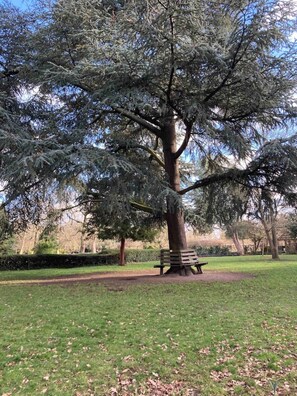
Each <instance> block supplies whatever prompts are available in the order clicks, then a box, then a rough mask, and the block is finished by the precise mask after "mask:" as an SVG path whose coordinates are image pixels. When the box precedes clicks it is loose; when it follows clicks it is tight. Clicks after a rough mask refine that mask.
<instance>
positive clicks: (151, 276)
mask: <svg viewBox="0 0 297 396" xmlns="http://www.w3.org/2000/svg"><path fill="white" fill-rule="evenodd" d="M253 277H254V275H252V274H247V273H242V272H222V271H204V273H203V274H200V275H195V276H180V275H176V276H166V275H165V276H160V275H158V273H157V271H156V270H153V269H152V270H142V271H123V272H94V273H91V274H83V275H79V274H76V275H67V276H56V277H50V278H43V279H34V280H12V281H2V282H0V285H1V284H5V285H13V284H14V285H15V284H27V285H45V286H48V285H57V284H58V285H69V286H70V285H73V284H75V283H99V284H104V285H105V286H106V287H107V288H108V289H110V290H123V289H124V288H125V287H127V286H130V285H135V284H138V285H139V284H164V283H185V282H234V281H239V280H242V279H247V278H253Z"/></svg>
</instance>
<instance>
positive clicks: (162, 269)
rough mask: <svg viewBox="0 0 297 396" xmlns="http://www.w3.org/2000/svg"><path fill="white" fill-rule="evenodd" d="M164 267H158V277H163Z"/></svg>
mask: <svg viewBox="0 0 297 396" xmlns="http://www.w3.org/2000/svg"><path fill="white" fill-rule="evenodd" d="M163 271H164V267H160V275H163Z"/></svg>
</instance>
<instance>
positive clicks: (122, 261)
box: [119, 238, 126, 265]
mask: <svg viewBox="0 0 297 396" xmlns="http://www.w3.org/2000/svg"><path fill="white" fill-rule="evenodd" d="M125 243H126V238H121V245H120V264H119V265H125V264H126V263H125Z"/></svg>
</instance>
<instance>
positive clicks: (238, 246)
mask: <svg viewBox="0 0 297 396" xmlns="http://www.w3.org/2000/svg"><path fill="white" fill-rule="evenodd" d="M232 241H233V243H234V245H235V248H236V250H237V253H238V255H239V256H243V255H244V247H243V246H242V244H241V243H240V240H239V237H238V233H237V231H235V230H232Z"/></svg>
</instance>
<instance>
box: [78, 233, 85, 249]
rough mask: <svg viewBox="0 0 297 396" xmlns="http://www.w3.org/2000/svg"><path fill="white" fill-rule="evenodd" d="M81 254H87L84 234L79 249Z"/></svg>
mask: <svg viewBox="0 0 297 396" xmlns="http://www.w3.org/2000/svg"><path fill="white" fill-rule="evenodd" d="M79 251H80V253H85V252H86V241H85V235H84V233H83V232H82V233H81V236H80V248H79Z"/></svg>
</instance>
